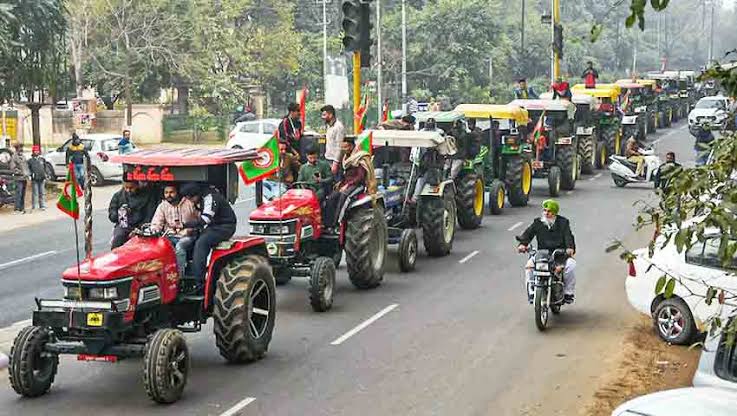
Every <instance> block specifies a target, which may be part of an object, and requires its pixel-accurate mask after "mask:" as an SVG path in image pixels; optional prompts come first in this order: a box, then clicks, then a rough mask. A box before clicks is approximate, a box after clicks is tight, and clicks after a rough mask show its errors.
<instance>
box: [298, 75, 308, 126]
mask: <svg viewBox="0 0 737 416" xmlns="http://www.w3.org/2000/svg"><path fill="white" fill-rule="evenodd" d="M307 92H308V91H307V87H303V88H302V94H300V96H299V121H301V122H302V131H304V129H305V122H306V120H307V109H306V106H307ZM301 133H302V132H300V137H301V136H302V134H301Z"/></svg>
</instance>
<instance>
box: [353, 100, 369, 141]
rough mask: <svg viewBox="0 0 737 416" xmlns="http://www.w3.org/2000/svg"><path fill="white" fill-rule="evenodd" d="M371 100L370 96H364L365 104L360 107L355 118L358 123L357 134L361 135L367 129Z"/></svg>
mask: <svg viewBox="0 0 737 416" xmlns="http://www.w3.org/2000/svg"><path fill="white" fill-rule="evenodd" d="M368 106H369V98H368V95H364V96H363V103H362V104H361V105H360V106H359V107H358V111H357V112H356V115H355V116H354V117H355V118H356V120H357V121H358V131H357V132H356V134H360V133H361V132H362V131H363V130H364V129H366V117H367V116H368Z"/></svg>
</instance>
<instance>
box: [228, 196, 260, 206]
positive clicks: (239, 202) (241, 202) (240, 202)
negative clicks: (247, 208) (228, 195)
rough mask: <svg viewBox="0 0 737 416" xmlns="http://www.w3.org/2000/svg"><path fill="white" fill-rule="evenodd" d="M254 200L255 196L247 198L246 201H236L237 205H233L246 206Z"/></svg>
mask: <svg viewBox="0 0 737 416" xmlns="http://www.w3.org/2000/svg"><path fill="white" fill-rule="evenodd" d="M254 199H256V197H255V196H252V197H250V198H246V199H241V200H240V201H236V202H235V204H233V205H239V204H245V203H246V202H251V201H253V200H254Z"/></svg>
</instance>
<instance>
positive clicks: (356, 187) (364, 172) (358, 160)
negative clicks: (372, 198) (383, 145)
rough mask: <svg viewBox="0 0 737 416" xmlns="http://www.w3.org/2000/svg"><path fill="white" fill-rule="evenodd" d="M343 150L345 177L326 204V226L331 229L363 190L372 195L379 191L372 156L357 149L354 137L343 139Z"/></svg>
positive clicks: (336, 186)
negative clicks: (343, 211)
mask: <svg viewBox="0 0 737 416" xmlns="http://www.w3.org/2000/svg"><path fill="white" fill-rule="evenodd" d="M341 150H342V152H343V155H344V157H343V176H342V179H341V180H340V181H339V182H338V183H337V184H336V185H335V189H336V192H333V193H332V194H331V195H330V196H329V197H328V200H327V201H326V203H325V219H326V222H325V224H326V226H327V227H329V228H332V227H336V226H337V222H338V216H339V213H340V209H341V207H342V206H343V205H344V204H345V203H346V201H347V200H348V199H349V198H351V197H352V196H355V195H357V194H358V193H359V192H360V191H361V189H363V188H365V189H366V192H367V193H369V194H370V195H374V194H376V191H377V189H376V188H377V186H376V176H375V175H374V166H373V164H372V163H371V155H369V154H368V153H366V152H365V151H363V150H361V149H358V148H356V141H355V138H354V137H352V136H348V137H345V138H343V143H342V144H341Z"/></svg>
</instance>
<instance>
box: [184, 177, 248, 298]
mask: <svg viewBox="0 0 737 416" xmlns="http://www.w3.org/2000/svg"><path fill="white" fill-rule="evenodd" d="M179 192H180V193H181V194H182V196H183V197H184V198H186V199H188V200H189V201H190V202H192V203H194V204H195V206H196V207H197V209H198V210H199V211H200V212H201V214H200V216H199V217H198V218H197V219H196V220H193V221H187V222H185V223H184V228H193V229H199V230H202V231H201V232H200V236H199V237H198V238H197V241H196V242H195V244H194V252H193V254H192V274H193V275H194V278H195V286H194V287H193V288H192V290H191V292H192V293H200V294H201V293H202V290H203V288H204V286H205V273H206V271H207V257H208V256H209V255H210V251H211V250H212V249H213V248H215V247H217V245H218V244H220V243H221V242H223V241H225V240H227V239H229V238H230V237H232V236H233V234H235V227H236V223H237V219H236V216H235V212H233V208H232V207H231V206H230V204H229V203H228V200H227V199H225V197H224V196H223V195H222V194H220V192H218V191H217V190H216V189H214V188H210V187H206V186H204V185H200V184H197V183H192V182H190V183H186V184H184V185H182V188H181V189H180V191H179Z"/></svg>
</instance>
